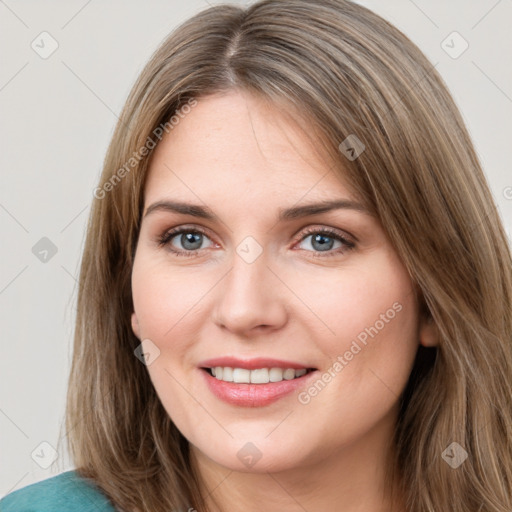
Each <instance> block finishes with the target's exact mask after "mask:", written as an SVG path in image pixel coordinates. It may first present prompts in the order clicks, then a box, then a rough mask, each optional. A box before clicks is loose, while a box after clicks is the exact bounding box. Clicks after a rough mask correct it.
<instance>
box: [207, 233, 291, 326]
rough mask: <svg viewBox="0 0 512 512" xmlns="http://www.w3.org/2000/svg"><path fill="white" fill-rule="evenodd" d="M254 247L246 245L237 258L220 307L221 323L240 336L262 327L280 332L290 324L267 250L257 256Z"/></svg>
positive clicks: (222, 288)
mask: <svg viewBox="0 0 512 512" xmlns="http://www.w3.org/2000/svg"><path fill="white" fill-rule="evenodd" d="M251 244H253V242H251V241H250V240H247V241H245V242H242V243H241V244H240V245H239V246H238V247H237V250H236V253H234V254H233V259H232V265H231V270H230V271H229V273H228V274H227V276H226V277H225V279H223V280H222V284H221V286H220V288H219V295H220V296H219V297H218V301H217V306H216V315H215V317H216V321H217V323H218V324H219V325H220V326H223V327H225V328H227V329H229V330H232V331H233V332H238V333H244V332H247V331H250V330H251V329H253V328H255V327H262V326H266V327H267V328H277V327H279V326H281V325H282V324H283V323H284V322H285V321H286V309H285V304H284V301H283V298H282V296H281V294H280V293H279V286H278V280H277V279H276V277H275V275H274V274H273V272H272V270H270V268H269V265H268V258H267V257H266V256H267V255H266V254H265V253H264V251H263V248H260V249H259V254H257V252H255V251H256V250H257V247H256V246H255V245H254V244H253V245H251Z"/></svg>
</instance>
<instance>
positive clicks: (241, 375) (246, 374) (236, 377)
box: [233, 368, 251, 384]
mask: <svg viewBox="0 0 512 512" xmlns="http://www.w3.org/2000/svg"><path fill="white" fill-rule="evenodd" d="M233 382H236V383H237V384H244V383H245V384H249V383H250V382H251V370H246V369H245V368H233Z"/></svg>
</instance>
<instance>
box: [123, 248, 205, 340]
mask: <svg viewBox="0 0 512 512" xmlns="http://www.w3.org/2000/svg"><path fill="white" fill-rule="evenodd" d="M205 277H207V276H206V275H205V273H204V272H203V273H202V274H201V277H199V273H198V274H197V275H195V274H194V272H193V271H191V270H190V269H180V268H173V270H172V272H170V271H169V269H168V267H167V266H166V265H165V263H157V264H153V265H145V263H144V259H143V257H141V258H140V259H139V260H136V261H135V265H134V268H133V273H132V294H133V303H134V308H135V312H136V313H137V318H138V321H139V325H140V329H141V335H142V336H143V337H144V338H150V339H152V340H154V342H155V343H157V344H159V343H163V342H164V341H165V340H167V339H172V338H173V335H174V334H175V332H176V331H177V330H180V329H183V328H184V326H187V327H191V326H192V327H193V326H194V325H195V324H194V322H193V321H191V319H193V317H194V316H195V315H196V314H197V312H198V311H200V310H201V299H203V298H204V297H205V295H206V294H207V293H208V290H209V289H211V287H212V286H213V283H211V284H210V283H209V281H208V279H205Z"/></svg>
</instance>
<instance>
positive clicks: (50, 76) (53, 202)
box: [0, 0, 512, 496]
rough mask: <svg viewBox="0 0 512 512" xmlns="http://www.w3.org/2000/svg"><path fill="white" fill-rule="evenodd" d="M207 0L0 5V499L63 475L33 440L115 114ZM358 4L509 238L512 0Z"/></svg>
mask: <svg viewBox="0 0 512 512" xmlns="http://www.w3.org/2000/svg"><path fill="white" fill-rule="evenodd" d="M208 3H210V4H214V3H217V2H215V1H214V0H209V2H206V1H205V0H172V1H171V0H168V1H163V0H150V1H144V2H143V1H139V2H135V1H133V0H132V1H121V0H115V1H113V0H109V1H103V2H100V1H98V0H89V1H86V0H72V1H57V0H51V1H44V2H43V1H39V2H36V1H20V0H18V1H16V0H5V1H3V0H0V44H1V47H2V58H1V62H2V64H1V67H0V109H1V117H0V119H1V128H0V129H1V132H0V140H1V143H2V151H1V152H0V161H1V170H2V173H1V176H2V185H1V189H0V226H1V237H2V251H1V274H0V309H1V315H2V316H1V318H0V321H1V324H0V325H1V327H2V335H1V343H2V345H1V348H2V357H1V359H0V375H1V387H0V432H1V441H0V450H1V452H0V453H1V455H0V461H1V462H0V496H2V495H4V494H7V493H8V492H10V491H12V490H14V489H18V488H20V487H23V486H25V485H28V484H30V483H32V482H35V481H39V480H42V479H45V478H48V477H50V476H52V475H54V474H56V473H58V472H60V471H62V470H65V469H70V468H72V464H71V463H70V462H69V460H68V457H67V454H66V453H59V454H58V458H57V460H56V462H55V463H54V464H52V465H51V466H50V467H49V468H47V469H43V468H42V467H40V465H45V464H47V463H49V462H51V460H52V450H51V448H50V447H49V446H48V445H47V444H43V445H41V443H49V445H52V446H53V447H57V441H58V437H59V429H60V426H61V422H62V420H63V413H64V400H65V391H66V383H67V375H68V371H69V363H70V356H71V346H72V333H73V322H74V317H75V314H74V308H75V303H76V277H77V271H78V265H79V260H80V255H81V250H82V247H83V242H84V230H85V226H86V221H87V217H88V214H89V207H90V203H91V200H92V191H93V189H94V187H95V186H96V182H97V180H98V177H99V174H100V170H101V166H102V161H103V158H104V154H105V151H106V148H107V145H108V143H109V139H110V137H111V135H112V132H113V128H114V124H115V122H116V121H117V118H116V116H117V114H118V113H119V112H120V110H121V108H122V105H123V103H124V101H125V99H126V96H127V94H128V92H129V90H130V88H131V86H132V84H133V82H134V80H135V78H136V76H137V75H138V73H139V72H140V71H141V70H142V67H143V65H144V63H145V62H146V61H147V59H148V58H149V56H150V54H151V53H152V52H153V50H154V49H155V48H156V46H157V45H158V44H159V43H160V42H161V41H162V40H163V38H164V37H165V36H166V35H167V34H168V33H169V32H170V31H171V30H172V28H173V27H174V26H176V25H177V24H178V23H180V22H181V21H183V20H185V19H186V18H188V17H190V16H191V15H192V14H194V13H196V12H198V11H199V10H201V9H203V8H205V7H207V5H208ZM244 3H248V2H244ZM360 3H362V4H364V5H365V6H367V7H370V8H371V9H373V10H374V11H376V12H377V13H379V14H381V15H382V16H384V17H385V18H387V19H388V20H389V21H391V22H392V23H393V24H395V25H396V26H397V27H398V28H400V29H401V30H402V31H404V32H405V33H406V34H407V35H408V36H409V37H410V38H411V39H412V40H413V41H414V42H415V43H416V44H417V45H418V46H419V47H420V48H421V49H422V50H423V51H424V52H425V54H426V55H427V57H428V58H429V59H430V60H431V62H432V63H433V64H436V67H437V69H438V70H439V72H440V73H441V75H442V76H443V77H444V79H445V81H446V82H447V84H448V86H449V88H450V90H451V91H452V94H453V95H454V97H455V100H456V102H457V104H458V105H459V107H460V109H461V111H462V113H463V116H464V118H465V120H466V122H467V125H468V127H469V130H470V132H471V134H472V136H473V139H474V142H475V144H476V148H477V151H478V153H479V156H480V158H481V161H482V163H483V165H484V168H485V171H486V174H487V177H488V179H489V182H490V185H491V188H492V191H493V193H494V196H495V199H496V202H497V206H498V208H499V210H500V212H501V215H502V218H503V220H504V222H505V225H506V228H507V231H508V233H509V237H510V233H511V232H512V172H511V166H510V163H511V156H512V154H511V153H512V150H511V142H512V68H511V65H510V62H511V53H512V52H511V49H512V36H511V30H510V25H511V21H512V0H470V1H468V0H451V1H446V0H436V1H431V0H430V1H429V0H414V1H413V0H393V1H386V2H384V1H378V0H364V1H361V2H360ZM43 31H47V32H48V33H50V34H51V36H52V37H53V38H54V39H55V40H56V41H57V42H58V45H59V46H58V49H57V50H56V51H55V52H54V53H53V54H52V55H51V56H49V57H48V58H47V59H43V58H41V57H40V56H39V54H38V53H36V52H35V51H34V50H33V49H32V47H31V44H32V41H34V40H35V43H34V44H38V45H39V47H42V46H43V44H44V48H46V50H48V48H50V46H49V45H50V41H49V40H48V39H46V40H45V41H44V42H41V37H42V36H39V35H40V34H41V32H43ZM453 31H457V32H458V33H459V34H460V35H461V36H462V37H463V38H464V39H465V40H466V41H467V43H468V44H469V48H468V49H467V50H466V51H465V52H464V53H463V54H462V55H460V56H459V57H458V58H456V59H454V58H452V57H451V56H449V55H448V54H447V53H446V51H445V50H444V49H443V47H442V46H441V43H442V41H443V40H445V39H446V38H447V36H449V34H451V33H452V32H453ZM455 37H457V36H455ZM446 44H447V45H449V46H452V47H453V48H452V49H451V50H449V51H451V52H454V51H457V50H458V49H460V48H461V46H460V44H461V41H460V40H457V39H453V36H451V38H449V39H448V40H447V42H446V43H445V45H446ZM41 50H42V48H41ZM42 237H47V238H49V239H50V240H51V241H52V242H53V244H55V246H56V247H57V250H58V252H57V253H56V254H55V255H54V256H52V257H51V258H50V257H48V261H46V262H42V261H40V259H38V258H37V257H36V255H34V254H33V252H32V248H33V246H34V245H35V244H36V243H37V242H38V241H39V240H40V239H41V238H42ZM42 256H43V255H42ZM42 256H41V257H42ZM34 450H35V451H34ZM32 454H33V455H32Z"/></svg>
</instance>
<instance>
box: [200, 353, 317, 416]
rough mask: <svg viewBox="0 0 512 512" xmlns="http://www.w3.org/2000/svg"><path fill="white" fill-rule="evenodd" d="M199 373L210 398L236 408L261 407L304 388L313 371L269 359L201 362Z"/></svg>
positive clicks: (309, 368) (227, 359) (210, 360)
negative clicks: (210, 395) (211, 396)
mask: <svg viewBox="0 0 512 512" xmlns="http://www.w3.org/2000/svg"><path fill="white" fill-rule="evenodd" d="M199 370H200V373H201V374H202V375H203V379H205V383H206V386H207V388H208V389H209V391H210V392H211V393H212V395H213V396H214V397H216V398H217V399H219V400H221V401H222V402H225V403H227V404H229V405H234V406H238V407H263V406H266V405H270V404H271V403H273V402H275V401H277V400H279V399H281V398H284V397H285V396H287V395H290V394H291V393H294V392H299V391H300V389H302V388H304V387H306V386H307V384H308V382H309V381H310V379H311V378H312V376H313V374H315V372H316V370H317V369H316V368H311V367H307V366H306V365H303V364H300V363H297V362H293V361H283V360H277V359H271V358H256V359H250V360H244V359H239V358H234V357H220V358H215V359H209V360H207V361H202V362H201V363H200V364H199Z"/></svg>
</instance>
